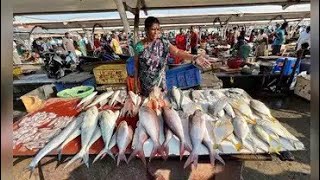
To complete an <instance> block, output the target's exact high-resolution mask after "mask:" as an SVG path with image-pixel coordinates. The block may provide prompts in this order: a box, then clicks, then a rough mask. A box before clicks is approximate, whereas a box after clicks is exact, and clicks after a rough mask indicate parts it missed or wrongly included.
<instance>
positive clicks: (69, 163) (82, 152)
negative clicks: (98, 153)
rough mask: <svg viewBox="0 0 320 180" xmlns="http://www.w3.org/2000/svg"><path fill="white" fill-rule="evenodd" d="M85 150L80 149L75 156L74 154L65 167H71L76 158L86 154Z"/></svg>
mask: <svg viewBox="0 0 320 180" xmlns="http://www.w3.org/2000/svg"><path fill="white" fill-rule="evenodd" d="M84 153H85V152H84V151H82V150H81V151H80V152H79V153H78V154H76V155H75V156H73V158H72V159H71V160H70V161H69V162H68V163H67V164H66V165H65V166H64V168H63V169H66V168H67V167H69V166H70V165H71V164H72V163H73V162H75V161H76V160H78V159H80V158H82V157H83V156H84Z"/></svg>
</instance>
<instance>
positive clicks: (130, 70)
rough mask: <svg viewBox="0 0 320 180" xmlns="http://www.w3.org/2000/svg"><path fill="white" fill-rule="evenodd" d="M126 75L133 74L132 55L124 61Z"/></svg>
mask: <svg viewBox="0 0 320 180" xmlns="http://www.w3.org/2000/svg"><path fill="white" fill-rule="evenodd" d="M126 68H127V74H128V76H134V57H130V58H129V59H128V60H127V62H126Z"/></svg>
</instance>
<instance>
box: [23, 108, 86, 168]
mask: <svg viewBox="0 0 320 180" xmlns="http://www.w3.org/2000/svg"><path fill="white" fill-rule="evenodd" d="M83 120H84V114H83V113H81V114H80V115H79V116H78V117H77V118H76V119H75V120H73V121H71V122H70V123H69V124H68V126H67V127H66V128H64V129H63V130H62V131H61V132H60V133H59V134H58V135H57V136H56V137H54V138H53V139H52V140H51V141H50V142H48V144H46V145H45V147H43V148H42V149H41V150H40V151H39V152H38V153H37V155H36V156H35V157H34V158H33V159H32V161H31V163H30V164H29V167H28V169H30V171H31V172H33V170H34V168H35V167H36V166H37V164H38V162H39V161H40V160H41V159H42V158H43V157H44V156H45V155H47V154H48V153H50V152H51V151H52V150H53V149H55V148H57V147H58V146H59V145H60V144H61V143H63V141H64V140H65V139H66V138H67V137H68V136H69V134H71V133H72V132H73V131H74V130H75V129H76V128H77V127H78V126H79V125H80V124H81V123H82V122H83Z"/></svg>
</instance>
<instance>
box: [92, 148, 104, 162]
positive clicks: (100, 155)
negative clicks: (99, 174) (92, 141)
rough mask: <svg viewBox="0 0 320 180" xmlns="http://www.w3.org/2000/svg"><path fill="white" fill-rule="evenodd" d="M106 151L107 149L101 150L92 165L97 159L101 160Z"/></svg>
mask: <svg viewBox="0 0 320 180" xmlns="http://www.w3.org/2000/svg"><path fill="white" fill-rule="evenodd" d="M106 151H107V149H102V150H101V151H100V152H99V154H98V155H97V156H96V157H95V158H94V160H93V162H92V164H93V163H95V162H96V161H97V160H98V159H102V158H103V157H104V156H105V155H106V153H107V152H106Z"/></svg>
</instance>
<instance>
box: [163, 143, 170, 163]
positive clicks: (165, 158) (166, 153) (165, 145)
mask: <svg viewBox="0 0 320 180" xmlns="http://www.w3.org/2000/svg"><path fill="white" fill-rule="evenodd" d="M162 149H163V151H164V156H163V157H164V160H167V159H168V156H169V146H168V144H163V145H162Z"/></svg>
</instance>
